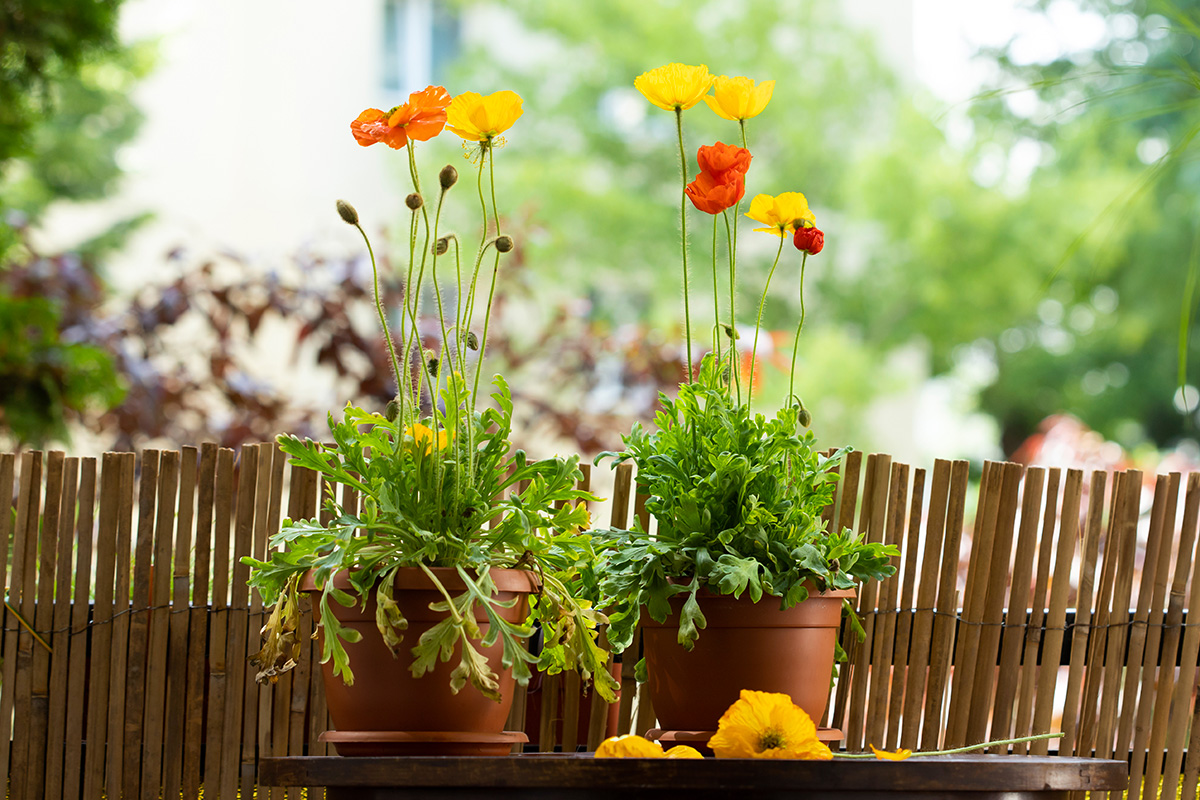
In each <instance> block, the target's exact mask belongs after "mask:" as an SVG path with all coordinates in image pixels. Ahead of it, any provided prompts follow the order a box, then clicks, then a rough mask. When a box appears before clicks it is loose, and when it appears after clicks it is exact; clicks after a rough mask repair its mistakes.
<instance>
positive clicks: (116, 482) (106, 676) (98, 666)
mask: <svg viewBox="0 0 1200 800" xmlns="http://www.w3.org/2000/svg"><path fill="white" fill-rule="evenodd" d="M125 461H126V459H125V458H124V457H123V454H117V453H105V454H104V455H103V456H102V461H101V465H102V470H101V473H100V515H99V526H98V528H97V531H96V583H95V586H96V596H95V601H94V611H93V613H92V647H91V651H92V652H91V656H92V664H91V675H90V679H89V682H88V710H87V730H88V733H87V740H88V742H90V743H91V744H90V746H89V747H88V748H87V750H86V751H85V753H84V775H83V796H84V797H85V798H91V797H99V796H100V792H101V789H102V788H103V787H105V785H106V784H105V773H104V764H105V755H106V751H105V748H104V747H103V746H102V745H103V743H104V742H105V734H106V732H107V730H108V726H109V718H110V716H112V715H110V714H109V690H110V683H109V681H110V670H111V667H112V640H113V624H112V622H113V611H114V606H115V601H114V593H115V590H114V582H115V579H116V566H117V564H116V562H117V540H118V539H119V538H120V534H119V532H118V531H119V527H120V522H119V519H120V517H121V515H122V514H124V513H132V497H130V496H129V492H130V491H131V490H132V484H127V483H126V469H125ZM113 708H114V709H115V708H116V705H115V704H114V705H113ZM4 738H7V737H0V740H2V739H4ZM112 796H113V797H118V796H119V794H113V795H112Z"/></svg>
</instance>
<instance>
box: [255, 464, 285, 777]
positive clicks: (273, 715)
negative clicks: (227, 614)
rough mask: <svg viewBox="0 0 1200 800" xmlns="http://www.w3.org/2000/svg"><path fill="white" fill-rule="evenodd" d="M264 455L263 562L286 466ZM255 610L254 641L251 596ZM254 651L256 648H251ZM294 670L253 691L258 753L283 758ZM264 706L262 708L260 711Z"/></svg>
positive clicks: (278, 513)
mask: <svg viewBox="0 0 1200 800" xmlns="http://www.w3.org/2000/svg"><path fill="white" fill-rule="evenodd" d="M263 452H264V453H271V456H272V458H271V486H270V491H271V495H270V502H269V504H268V507H267V526H266V529H265V530H264V531H263V536H262V550H261V552H260V555H261V557H262V559H263V560H264V561H265V560H266V558H267V553H268V551H269V549H270V546H269V540H270V537H271V536H273V535H274V534H275V533H277V532H278V531H279V527H280V524H281V522H282V511H283V473H284V467H285V466H287V456H285V455H284V454H283V452H282V451H280V450H279V447H278V446H277V445H276V444H275V443H273V442H272V443H269V444H264V445H263ZM254 596H255V598H256V599H257V602H258V607H259V612H260V613H259V618H258V624H256V625H253V626H251V628H252V630H253V631H254V632H255V633H258V634H259V635H258V636H257V637H256V638H255V641H258V640H261V633H259V632H260V631H261V629H262V625H263V624H264V623H265V622H266V612H265V610H264V609H265V607H264V606H263V602H262V598H261V597H260V596H259V594H258V592H257V591H256V592H254ZM255 651H257V648H255ZM295 677H296V676H295V674H294V670H289V671H287V672H285V673H284V674H283V676H282V677H280V679H279V681H278V682H277V683H275V684H273V685H269V686H263V687H256V691H257V692H258V697H259V714H258V752H259V754H263V753H271V754H273V755H279V756H284V755H287V752H288V733H289V731H288V715H289V713H290V712H291V702H290V701H291V697H292V681H293V680H294V679H295ZM247 682H248V683H249V685H251V686H254V685H255V683H254V679H253V676H250V675H248V676H247ZM264 704H265V707H264ZM286 794H287V793H286V792H285V791H284V788H283V787H282V786H273V787H271V792H270V796H271V800H284V797H285V796H286Z"/></svg>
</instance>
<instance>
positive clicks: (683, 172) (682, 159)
mask: <svg viewBox="0 0 1200 800" xmlns="http://www.w3.org/2000/svg"><path fill="white" fill-rule="evenodd" d="M675 131H676V133H678V134H679V175H680V177H681V178H682V179H683V192H682V194H681V195H680V200H679V227H680V229H681V230H682V235H681V241H682V242H683V248H682V249H683V328H684V336H685V338H686V339H687V367H688V371H687V380H688V383H691V381H692V313H691V304H690V303H689V301H688V257H687V256H688V252H687V251H688V248H687V182H688V180H687V155H686V154H685V153H684V151H683V109H682V108H679V107H676V108H675Z"/></svg>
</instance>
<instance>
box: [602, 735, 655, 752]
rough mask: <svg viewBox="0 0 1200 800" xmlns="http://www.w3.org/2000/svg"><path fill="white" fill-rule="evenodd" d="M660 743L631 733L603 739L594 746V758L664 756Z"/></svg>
mask: <svg viewBox="0 0 1200 800" xmlns="http://www.w3.org/2000/svg"><path fill="white" fill-rule="evenodd" d="M666 757H667V754H666V753H664V752H663V749H662V745H660V744H659V743H658V742H652V741H650V740H649V739H645V738H643V737H641V736H637V735H634V734H632V733H630V734H626V735H624V736H613V737H610V738H608V739H605V740H604V741H603V742H601V743H600V746H599V747H597V748H596V758H666Z"/></svg>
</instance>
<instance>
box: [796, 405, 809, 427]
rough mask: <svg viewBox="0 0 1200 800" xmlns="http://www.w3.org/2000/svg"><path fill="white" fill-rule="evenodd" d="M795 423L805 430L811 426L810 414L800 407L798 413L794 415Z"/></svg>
mask: <svg viewBox="0 0 1200 800" xmlns="http://www.w3.org/2000/svg"><path fill="white" fill-rule="evenodd" d="M796 421H797V422H799V423H800V424H801V425H803V426H804V427H805V428H807V427H808V426H809V425H812V414H810V413H809V412H808V409H807V408H805V407H804V406H800V413H799V414H797V415H796Z"/></svg>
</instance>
